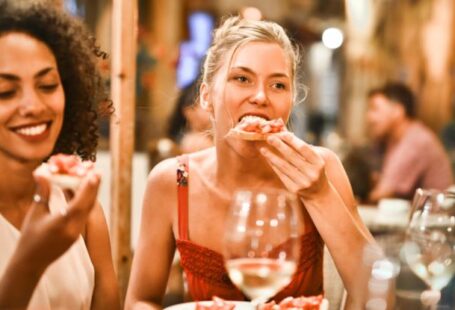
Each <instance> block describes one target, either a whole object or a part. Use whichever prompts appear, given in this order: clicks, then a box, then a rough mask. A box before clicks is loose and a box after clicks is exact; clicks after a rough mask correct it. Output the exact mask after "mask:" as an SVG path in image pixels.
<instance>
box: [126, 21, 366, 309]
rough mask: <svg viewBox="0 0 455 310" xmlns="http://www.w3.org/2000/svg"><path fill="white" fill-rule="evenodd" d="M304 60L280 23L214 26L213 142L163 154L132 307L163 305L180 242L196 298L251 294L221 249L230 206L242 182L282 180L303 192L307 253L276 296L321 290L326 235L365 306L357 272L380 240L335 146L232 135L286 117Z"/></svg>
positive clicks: (209, 93)
mask: <svg viewBox="0 0 455 310" xmlns="http://www.w3.org/2000/svg"><path fill="white" fill-rule="evenodd" d="M297 61H298V55H297V53H296V50H295V49H294V47H293V45H292V44H291V42H290V40H289V38H288V37H287V35H286V34H285V31H284V30H283V28H282V27H280V26H279V25H278V24H276V23H273V22H267V21H252V20H245V19H241V18H239V17H231V18H228V19H227V20H226V21H225V22H224V23H223V24H222V25H221V26H220V27H219V28H218V29H217V30H216V31H215V34H214V41H213V44H212V46H211V47H210V50H209V51H208V54H207V58H206V60H205V64H204V72H203V79H202V84H201V88H200V98H199V103H200V104H201V106H202V107H203V108H204V109H205V110H207V111H209V112H210V113H211V118H212V121H213V130H214V143H215V146H214V147H212V148H209V149H207V150H204V151H200V152H197V153H192V154H190V155H188V156H184V157H180V158H177V159H175V158H173V159H168V160H166V161H163V162H162V163H160V164H159V165H157V166H156V167H155V168H154V169H153V170H152V172H151V173H150V176H149V179H148V185H147V192H146V194H145V198H144V203H143V213H142V217H143V218H142V226H141V233H140V240H139V244H138V247H137V249H136V253H135V257H134V262H133V268H132V274H131V279H130V286H129V288H128V293H127V300H126V305H127V308H129V309H131V308H135V307H136V306H138V308H139V306H143V307H144V309H146V308H147V307H146V306H147V305H148V306H150V308H156V307H159V306H160V303H161V300H162V297H163V294H164V292H165V288H166V282H167V278H168V274H169V268H170V266H171V262H172V258H173V256H174V252H175V250H176V249H177V250H178V251H179V253H180V257H181V262H182V267H183V269H184V272H185V274H186V279H187V282H188V289H189V294H190V297H191V298H192V299H193V300H207V299H211V297H212V296H214V295H216V296H219V297H221V298H225V299H230V300H244V299H245V297H244V296H243V294H241V292H240V291H239V290H238V289H236V288H235V287H234V286H233V284H232V283H231V282H230V281H229V278H228V277H227V274H226V270H225V269H224V266H223V259H222V256H221V254H220V253H221V252H222V242H220V236H222V235H223V229H224V218H225V213H226V210H227V208H228V207H229V201H230V197H232V194H233V192H234V191H235V190H236V189H237V188H239V187H253V188H254V187H257V188H261V187H276V188H283V189H287V190H288V191H291V192H294V193H296V194H297V195H298V196H299V198H300V203H301V211H302V214H303V217H304V219H305V220H304V225H302V227H300V233H301V242H302V252H301V253H302V255H301V259H300V263H299V267H298V270H297V272H296V274H295V276H294V278H293V280H292V282H291V284H290V285H289V286H287V287H286V288H285V289H283V290H282V291H281V292H279V293H278V294H277V295H276V296H275V297H274V298H273V299H274V300H275V301H280V300H281V299H282V298H284V297H286V296H295V297H297V296H301V295H315V294H320V293H322V290H323V283H322V259H323V257H322V251H323V244H324V242H325V244H326V245H327V246H328V248H329V250H330V252H331V253H332V255H333V258H334V260H335V263H336V266H337V267H338V270H339V272H340V274H341V276H342V278H343V281H344V284H345V286H346V289H347V291H348V293H349V294H350V297H351V299H350V300H351V302H352V304H353V305H354V304H357V305H360V304H361V296H362V294H363V293H362V291H363V290H362V286H363V283H361V282H360V281H358V274H357V270H358V268H359V266H361V264H362V253H363V249H364V247H365V246H366V245H367V244H369V243H372V242H373V239H372V237H371V235H370V234H369V232H368V231H367V229H366V228H365V226H364V225H363V224H362V222H361V220H360V219H359V216H358V214H357V211H356V205H355V200H354V197H353V194H352V190H351V187H350V184H349V182H348V179H347V177H346V174H345V172H344V170H343V168H342V166H341V164H340V161H339V160H338V158H337V157H336V156H335V154H334V153H332V152H331V151H329V150H327V149H323V148H318V147H314V146H311V145H308V144H307V143H305V142H304V141H302V140H300V139H298V138H297V137H296V136H295V135H293V134H292V133H291V132H283V133H279V134H275V135H272V136H270V137H269V138H268V139H267V141H266V142H251V141H245V140H242V139H238V138H237V137H235V136H232V135H229V134H228V133H229V131H230V129H231V128H233V126H235V125H236V124H237V123H239V122H240V120H241V119H242V118H243V117H245V116H248V115H254V116H260V117H262V118H264V119H277V118H281V119H283V120H284V121H288V119H289V115H290V113H291V109H292V106H293V104H294V102H296V100H297V98H296V97H297V79H296V68H297ZM176 175H178V176H179V178H178V180H177V179H176ZM176 181H177V182H176ZM141 309H142V308H141Z"/></svg>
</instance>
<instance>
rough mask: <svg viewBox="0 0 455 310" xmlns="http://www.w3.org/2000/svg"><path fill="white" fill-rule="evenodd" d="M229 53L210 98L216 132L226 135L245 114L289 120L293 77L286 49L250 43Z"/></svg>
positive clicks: (216, 78) (275, 45)
mask: <svg viewBox="0 0 455 310" xmlns="http://www.w3.org/2000/svg"><path fill="white" fill-rule="evenodd" d="M229 59H230V54H229V55H227V56H226V59H225V61H224V64H223V66H222V67H221V68H220V70H219V71H218V73H217V74H216V76H215V79H214V82H213V85H212V91H211V92H210V99H209V101H210V102H211V103H212V104H213V111H214V113H213V114H214V119H215V131H216V134H217V136H219V137H224V136H225V135H226V134H227V133H228V131H229V130H230V129H231V128H232V127H233V126H235V125H236V124H237V123H238V122H239V121H240V120H241V119H242V118H243V117H245V116H247V115H256V116H260V117H263V118H265V119H267V120H270V119H276V118H282V119H283V120H284V121H285V122H287V120H288V119H289V115H290V113H291V108H292V94H293V89H292V76H291V70H290V68H291V67H290V65H291V64H290V63H289V61H288V57H287V56H286V54H285V52H284V50H283V49H282V48H281V47H280V46H279V45H278V44H276V43H266V42H250V43H247V44H245V45H243V46H241V47H240V48H238V49H237V51H236V52H235V53H234V55H233V57H232V60H231V62H230V63H229Z"/></svg>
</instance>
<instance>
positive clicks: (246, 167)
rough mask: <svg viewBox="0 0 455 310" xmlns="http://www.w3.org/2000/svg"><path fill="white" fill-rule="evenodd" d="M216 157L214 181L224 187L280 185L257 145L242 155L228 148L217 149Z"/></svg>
mask: <svg viewBox="0 0 455 310" xmlns="http://www.w3.org/2000/svg"><path fill="white" fill-rule="evenodd" d="M216 156H217V161H216V163H217V164H216V171H215V180H216V182H217V183H218V184H223V186H224V187H228V188H239V187H252V188H255V187H265V186H268V187H271V186H278V185H280V184H281V182H280V180H279V178H278V177H277V175H276V174H275V172H274V171H273V170H272V168H271V167H270V165H269V163H268V162H267V161H266V159H265V158H264V157H263V156H262V155H261V153H260V152H259V147H258V146H257V145H253V144H251V146H250V147H249V148H248V149H246V150H245V152H244V153H243V154H239V153H237V152H236V151H235V150H234V149H232V148H230V147H229V146H226V147H224V148H223V147H218V148H217V152H216Z"/></svg>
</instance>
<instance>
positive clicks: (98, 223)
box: [86, 203, 120, 310]
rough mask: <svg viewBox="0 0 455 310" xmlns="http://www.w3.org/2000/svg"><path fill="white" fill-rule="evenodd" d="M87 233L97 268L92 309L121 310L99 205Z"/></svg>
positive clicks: (107, 236) (90, 251)
mask: <svg viewBox="0 0 455 310" xmlns="http://www.w3.org/2000/svg"><path fill="white" fill-rule="evenodd" d="M86 231H87V235H86V244H87V249H88V252H89V254H90V258H91V260H92V264H93V266H94V268H95V289H94V291H93V297H92V305H91V308H92V309H113V310H115V309H120V298H119V292H118V285H117V278H116V275H115V272H114V265H113V263H112V252H111V245H110V241H109V233H108V228H107V224H106V219H105V217H104V212H103V210H102V208H101V206H100V205H99V204H98V203H97V204H96V206H95V207H94V209H93V210H92V212H91V214H90V217H89V220H88V223H87V230H86Z"/></svg>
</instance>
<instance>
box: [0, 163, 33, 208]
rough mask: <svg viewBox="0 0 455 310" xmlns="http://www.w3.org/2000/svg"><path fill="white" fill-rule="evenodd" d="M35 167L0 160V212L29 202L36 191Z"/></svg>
mask: <svg viewBox="0 0 455 310" xmlns="http://www.w3.org/2000/svg"><path fill="white" fill-rule="evenodd" d="M37 165H38V164H37V163H24V162H20V161H17V160H14V159H11V158H6V159H5V158H0V171H2V173H1V174H0V210H2V209H5V208H12V207H14V206H16V205H20V204H22V202H27V203H29V202H30V200H31V197H32V196H33V193H34V192H35V190H36V183H35V180H34V178H33V170H34V169H35V168H36V167H37Z"/></svg>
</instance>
